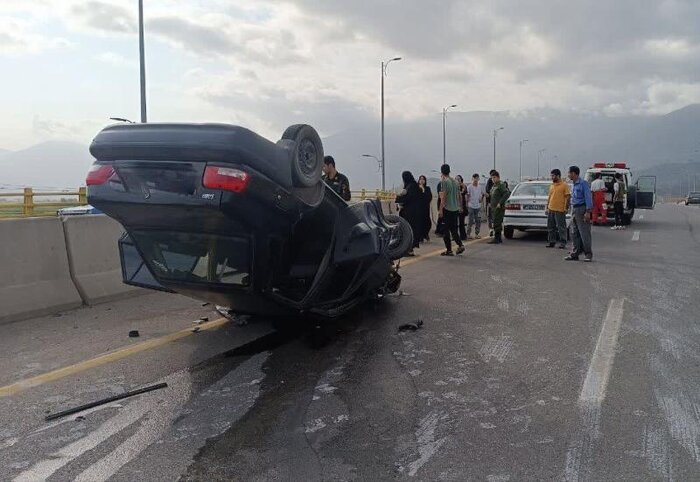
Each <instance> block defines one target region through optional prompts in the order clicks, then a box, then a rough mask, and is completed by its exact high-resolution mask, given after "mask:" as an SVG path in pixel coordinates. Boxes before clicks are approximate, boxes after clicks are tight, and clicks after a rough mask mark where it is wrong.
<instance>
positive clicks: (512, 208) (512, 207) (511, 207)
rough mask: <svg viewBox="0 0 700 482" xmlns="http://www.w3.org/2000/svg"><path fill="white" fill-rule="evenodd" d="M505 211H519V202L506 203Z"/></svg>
mask: <svg viewBox="0 0 700 482" xmlns="http://www.w3.org/2000/svg"><path fill="white" fill-rule="evenodd" d="M506 211H520V204H506Z"/></svg>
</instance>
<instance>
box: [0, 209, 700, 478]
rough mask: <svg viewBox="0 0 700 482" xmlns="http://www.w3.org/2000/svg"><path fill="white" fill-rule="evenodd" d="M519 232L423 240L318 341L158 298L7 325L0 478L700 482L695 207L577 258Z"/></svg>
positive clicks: (638, 226) (0, 346)
mask: <svg viewBox="0 0 700 482" xmlns="http://www.w3.org/2000/svg"><path fill="white" fill-rule="evenodd" d="M516 238H517V239H514V240H512V241H508V242H506V243H505V244H503V245H501V246H490V245H487V244H486V243H484V242H478V243H474V244H471V245H470V246H469V247H468V249H467V253H466V255H465V256H463V257H455V258H442V257H439V256H434V255H427V254H428V253H433V252H435V251H436V250H437V249H438V248H439V245H438V244H437V242H433V243H432V244H429V245H426V246H425V247H423V248H421V250H420V253H421V256H419V257H418V258H414V259H412V260H411V261H410V262H409V263H407V265H405V266H404V267H403V268H402V274H403V276H404V284H403V290H404V291H405V292H406V295H405V296H394V297H390V298H387V299H385V300H383V302H382V303H379V304H372V305H368V306H365V307H363V308H362V309H361V310H359V311H357V312H355V313H354V314H353V315H352V316H350V317H348V318H347V319H345V320H342V321H341V322H338V323H334V324H329V325H327V326H324V327H322V328H321V329H300V328H290V329H285V330H282V331H275V330H274V329H273V328H272V326H271V325H270V324H269V323H268V322H267V321H266V320H250V322H249V323H247V324H244V325H238V324H234V323H230V322H226V323H224V322H221V321H214V320H215V318H216V316H215V315H214V314H213V313H212V311H211V308H210V307H206V306H201V304H199V303H196V302H193V301H191V300H187V299H185V298H181V297H178V296H171V295H163V294H153V295H148V296H142V297H137V298H134V299H132V300H126V301H122V302H118V303H113V304H109V305H103V306H98V307H95V308H92V309H83V310H77V311H75V312H69V313H64V314H62V316H60V317H46V318H42V319H37V320H30V321H26V322H20V323H15V324H12V325H5V326H3V327H2V333H3V336H2V337H0V367H1V368H0V460H2V463H0V480H32V481H33V480H43V479H48V480H56V481H58V480H82V481H91V482H92V481H100V480H107V479H109V480H119V481H133V480H175V479H178V478H181V479H182V480H193V481H194V480H197V481H200V480H201V481H204V480H207V481H209V480H245V481H267V480H275V481H276V480H294V481H296V480H305V481H306V480H309V481H312V480H446V481H464V480H485V481H489V482H496V481H516V480H572V481H573V480H595V481H601V480H611V481H612V480H615V481H619V480H678V481H686V480H698V479H700V379H699V376H700V328H699V327H698V325H699V322H700V320H699V319H698V318H699V315H698V313H700V209H698V208H695V207H686V206H676V205H661V206H658V207H657V209H656V210H654V211H652V212H645V213H643V218H641V217H640V216H639V215H638V217H637V219H636V221H635V223H634V224H633V225H632V226H630V228H629V229H628V230H626V231H611V230H609V229H606V228H603V227H595V228H594V263H591V264H584V263H582V262H577V263H572V262H565V261H563V259H562V258H563V256H564V254H565V253H564V252H562V251H560V250H557V249H554V250H550V249H545V248H544V244H545V238H544V237H543V236H542V235H540V234H517V235H516ZM200 316H209V317H210V319H211V320H213V321H212V322H210V323H209V324H204V325H202V330H201V331H200V332H199V333H192V332H191V331H190V329H191V327H192V326H193V325H192V321H193V320H196V319H197V318H198V317H200ZM417 319H422V320H423V321H424V325H423V328H422V329H420V330H418V331H409V332H399V331H398V326H399V325H400V324H402V323H405V322H409V321H413V320H417ZM131 329H139V331H140V333H141V336H140V337H139V338H128V337H127V333H128V331H129V330H131ZM104 353H110V355H107V356H106V357H104V356H103V357H100V355H102V354H104ZM64 367H69V368H68V369H64V370H60V369H61V368H64ZM161 381H165V382H167V383H168V384H169V386H168V388H165V389H162V390H158V391H155V392H151V393H149V394H145V395H140V396H137V397H134V398H132V399H128V400H123V401H119V402H115V403H111V404H107V405H105V406H101V407H98V408H96V409H92V410H89V411H87V412H82V413H80V414H78V415H73V416H70V417H66V418H63V419H60V420H58V421H55V422H45V421H44V419H43V418H44V416H45V415H46V414H47V412H56V411H59V410H63V409H65V408H68V407H72V406H75V405H78V404H81V403H86V402H89V401H92V400H96V399H99V398H101V397H104V396H109V395H113V394H117V393H121V392H123V391H124V390H128V389H131V388H135V387H141V386H145V385H148V384H152V383H157V382H161Z"/></svg>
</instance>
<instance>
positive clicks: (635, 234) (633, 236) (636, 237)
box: [632, 231, 639, 241]
mask: <svg viewBox="0 0 700 482" xmlns="http://www.w3.org/2000/svg"><path fill="white" fill-rule="evenodd" d="M632 241H639V231H635V232H634V233H632Z"/></svg>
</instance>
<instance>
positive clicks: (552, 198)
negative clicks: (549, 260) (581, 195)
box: [546, 169, 571, 249]
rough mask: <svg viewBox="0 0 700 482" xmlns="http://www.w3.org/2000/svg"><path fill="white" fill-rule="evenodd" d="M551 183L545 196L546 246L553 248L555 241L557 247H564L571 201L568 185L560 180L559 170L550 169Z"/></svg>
mask: <svg viewBox="0 0 700 482" xmlns="http://www.w3.org/2000/svg"><path fill="white" fill-rule="evenodd" d="M551 175H552V185H551V186H549V197H548V198H547V211H546V214H547V232H548V239H547V241H548V244H547V247H548V248H553V247H554V246H555V245H556V243H557V241H558V242H559V249H566V213H567V212H568V211H569V205H570V203H571V191H570V190H569V185H568V184H567V183H565V182H564V181H562V180H561V171H560V170H559V169H552V172H551Z"/></svg>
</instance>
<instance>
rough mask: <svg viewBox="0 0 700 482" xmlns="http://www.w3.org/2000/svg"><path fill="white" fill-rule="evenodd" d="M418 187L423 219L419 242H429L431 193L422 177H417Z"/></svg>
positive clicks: (424, 178)
mask: <svg viewBox="0 0 700 482" xmlns="http://www.w3.org/2000/svg"><path fill="white" fill-rule="evenodd" d="M418 187H419V188H420V190H421V209H422V215H421V216H422V219H423V226H422V230H421V232H420V236H419V238H420V240H421V241H430V229H431V228H432V227H433V221H432V220H431V218H430V203H431V202H433V193H432V191H431V190H430V186H428V179H427V178H426V177H425V176H423V175H420V176H418Z"/></svg>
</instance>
